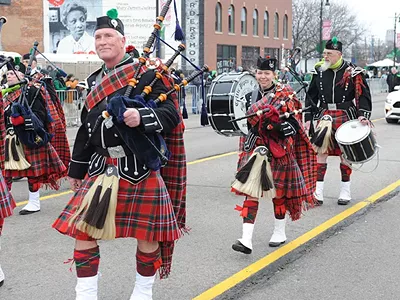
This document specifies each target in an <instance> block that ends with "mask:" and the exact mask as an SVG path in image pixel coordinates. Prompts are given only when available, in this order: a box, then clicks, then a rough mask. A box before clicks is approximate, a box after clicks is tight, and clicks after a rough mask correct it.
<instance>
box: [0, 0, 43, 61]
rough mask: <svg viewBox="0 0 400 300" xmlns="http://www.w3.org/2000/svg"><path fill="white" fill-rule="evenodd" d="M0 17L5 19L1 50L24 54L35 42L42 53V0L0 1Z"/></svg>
mask: <svg viewBox="0 0 400 300" xmlns="http://www.w3.org/2000/svg"><path fill="white" fill-rule="evenodd" d="M0 16H5V17H6V18H7V23H6V24H4V25H3V27H2V31H1V37H2V39H1V41H0V42H1V43H2V45H3V50H5V51H13V52H18V53H21V54H25V53H27V52H29V49H31V48H32V46H33V43H34V42H35V41H37V42H38V43H39V46H38V49H39V50H40V51H44V47H43V0H29V1H26V0H25V1H14V0H0Z"/></svg>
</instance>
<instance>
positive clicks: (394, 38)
mask: <svg viewBox="0 0 400 300" xmlns="http://www.w3.org/2000/svg"><path fill="white" fill-rule="evenodd" d="M397 18H399V20H397ZM397 22H400V14H398V13H394V32H393V66H394V67H395V66H396V54H397V48H396V40H397V37H396V27H397Z"/></svg>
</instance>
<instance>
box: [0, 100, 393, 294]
mask: <svg viewBox="0 0 400 300" xmlns="http://www.w3.org/2000/svg"><path fill="white" fill-rule="evenodd" d="M384 98H385V95H379V96H375V97H374V111H373V116H372V119H374V120H376V121H375V129H374V131H375V133H376V135H377V141H378V143H379V144H380V145H381V146H382V148H381V149H380V153H379V164H378V166H377V168H376V170H374V169H375V167H376V163H377V160H376V159H374V160H373V161H371V162H369V163H367V164H366V165H364V166H363V168H362V169H361V170H360V171H356V172H354V175H353V188H352V192H353V198H354V200H353V202H352V204H355V203H357V202H359V201H362V200H363V199H366V198H367V197H369V196H370V195H372V194H374V193H376V192H377V191H380V190H381V189H383V188H384V187H386V186H388V185H389V184H391V183H393V182H395V181H397V180H398V179H399V178H400V169H399V159H398V150H397V148H396V146H397V145H398V144H397V143H398V142H399V139H400V138H399V136H400V135H399V133H400V125H396V124H387V123H386V122H385V120H384V119H382V118H383V106H384ZM185 124H186V127H187V131H186V133H185V143H186V149H187V157H188V161H189V162H190V163H189V165H188V211H187V213H188V222H187V223H188V226H189V227H191V228H192V230H191V231H190V233H189V234H188V235H186V236H184V237H183V238H182V239H181V240H180V241H179V242H178V244H177V247H176V253H175V255H174V260H173V269H172V273H171V276H170V278H168V279H167V280H161V281H160V280H157V281H156V284H155V287H154V299H193V298H194V297H196V296H199V295H201V294H202V293H203V292H204V291H206V290H207V289H209V288H211V287H213V286H215V285H216V284H218V283H219V282H221V281H223V280H225V279H226V278H228V277H230V276H231V275H232V274H234V273H236V272H238V271H240V270H242V269H243V268H245V267H246V266H248V265H250V264H251V263H253V262H256V261H257V260H259V259H260V258H262V257H264V256H266V255H267V254H269V253H272V252H273V251H274V250H275V249H271V248H269V247H268V241H269V238H270V236H271V234H272V230H273V227H272V226H273V213H272V204H271V203H261V205H260V211H259V214H258V219H257V223H256V228H255V233H254V239H253V247H254V250H253V253H252V254H251V255H241V254H239V253H236V252H234V251H232V250H231V244H232V243H233V242H234V241H235V240H236V239H237V238H239V237H240V235H241V218H240V217H239V215H238V213H237V211H234V207H235V205H236V204H239V205H241V203H242V200H243V199H242V198H241V197H237V196H235V195H233V194H232V193H230V188H229V187H230V183H231V181H232V179H233V175H234V172H235V167H236V160H237V155H236V153H235V151H236V150H237V145H238V138H236V137H232V138H227V137H223V136H220V135H217V134H216V133H215V132H214V131H213V130H212V129H211V128H210V127H209V126H207V127H202V126H200V121H199V116H198V115H197V116H196V115H190V116H189V120H186V121H185ZM74 130H75V131H76V129H74V128H71V129H69V132H68V134H69V136H70V137H71V142H73V135H74ZM205 158H207V159H205ZM372 170H374V171H373V172H371V171H372ZM339 182H340V172H339V159H338V158H332V159H330V164H329V167H328V172H327V176H326V190H325V197H326V201H325V203H324V205H323V206H322V207H318V208H315V209H312V210H309V211H307V212H305V213H304V216H303V218H302V219H301V220H299V221H297V222H289V224H288V226H287V236H288V240H289V241H290V240H294V239H295V238H297V237H299V236H301V235H303V234H304V233H306V232H308V231H310V230H311V229H313V228H314V227H316V226H318V225H319V224H321V223H323V222H325V221H326V220H328V219H330V218H332V217H334V216H335V215H337V214H338V213H340V212H342V211H344V210H345V209H347V207H342V206H338V205H337V204H336V199H337V196H338V194H339V190H338V187H339ZM12 192H13V195H14V197H15V199H16V200H17V201H18V202H19V205H20V206H22V205H21V204H22V203H23V201H25V200H26V199H27V182H26V181H25V180H21V181H20V182H16V183H14V186H13V190H12ZM41 195H42V197H43V199H42V200H43V202H42V210H41V212H40V213H37V214H33V215H29V216H19V215H18V211H19V210H20V209H21V207H18V208H17V209H16V210H15V215H14V216H12V217H10V218H8V219H7V220H6V224H5V228H4V234H3V236H2V251H1V253H0V262H1V264H2V267H3V270H4V272H5V273H6V282H5V284H4V286H3V287H2V288H0V299H1V300H30V299H32V300H33V299H35V300H36V299H40V300H42V299H43V300H47V299H61V300H70V299H74V287H75V280H76V279H75V270H74V267H72V272H70V271H69V268H70V265H69V264H64V261H67V260H68V259H69V258H71V257H72V251H73V247H74V241H73V240H72V239H71V238H68V237H64V236H62V235H60V234H59V233H58V232H56V231H55V230H53V229H51V224H52V222H53V221H54V219H55V218H56V217H57V216H58V214H59V213H60V211H61V210H62V208H63V207H64V206H65V204H66V203H67V201H68V199H69V197H70V196H71V192H69V191H68V187H67V185H66V184H64V185H63V187H62V189H61V190H60V191H57V192H54V191H42V192H41ZM387 203H393V205H396V201H394V200H392V201H389V202H387ZM381 205H384V204H383V203H382V204H381V203H379V204H376V207H380V206H381ZM397 209H398V208H397ZM374 210H376V208H374V209H371V211H370V212H368V213H367V214H366V215H365V217H366V218H369V222H368V225H369V226H372V227H374V228H375V235H374V236H376V237H377V238H379V232H378V226H379V227H380V228H395V224H397V223H395V221H396V220H394V218H395V216H396V213H395V211H394V209H392V210H391V211H390V214H388V217H386V218H381V217H380V216H378V215H374V214H372V212H374ZM389 210H390V209H389ZM374 216H375V217H374ZM390 216H392V218H391V217H390ZM378 219H379V222H375V221H376V220H378ZM375 223H376V226H375ZM356 230H358V231H359V235H358V236H359V240H362V238H363V237H364V238H365V236H363V235H362V234H361V232H362V231H363V232H367V231H368V228H367V227H366V226H365V224H363V223H360V222H357V221H355V222H354V224H352V225H350V226H349V227H343V229H342V231H341V232H342V234H335V232H332V234H331V235H326V236H325V237H324V240H323V242H322V246H321V245H320V244H319V242H314V243H311V244H310V246H309V249H308V251H306V252H305V253H303V254H302V255H301V256H300V258H299V259H298V260H296V261H294V262H292V263H289V264H285V263H283V264H282V266H281V268H280V269H279V270H280V272H279V273H278V274H276V275H275V276H273V277H270V276H268V277H265V278H268V280H264V279H263V278H261V279H259V280H258V279H257V280H256V281H254V282H252V281H250V283H251V284H252V285H254V289H252V288H248V287H246V286H244V287H243V288H241V287H240V286H239V287H238V288H236V289H233V290H232V291H231V292H228V293H226V294H224V295H223V296H222V297H221V298H232V299H239V298H240V297H243V299H250V298H251V299H253V297H254V299H288V298H292V297H293V298H296V299H309V298H310V297H311V296H308V295H309V294H306V292H308V293H315V299H317V295H320V294H318V291H319V290H321V291H323V290H324V289H323V286H322V284H323V283H326V282H328V281H329V279H330V278H333V277H335V278H337V289H339V290H340V289H342V286H343V291H341V292H342V293H343V295H345V292H346V290H347V289H349V288H350V286H351V285H350V284H342V281H340V280H339V277H338V276H333V275H332V276H331V274H335V273H332V272H333V271H332V272H331V273H329V272H330V271H327V270H325V269H324V268H319V267H318V266H319V265H321V264H322V263H324V264H323V265H325V266H327V265H328V264H329V261H330V260H332V266H330V267H332V268H334V267H333V265H334V262H335V261H336V262H337V263H338V262H339V260H340V257H336V259H335V257H334V254H335V253H336V252H338V253H345V252H346V249H347V253H353V252H351V251H350V252H349V250H348V247H349V241H348V240H346V239H345V238H346V236H347V235H345V234H343V233H347V234H349V239H351V238H352V237H353V235H352V234H351V232H352V231H356ZM371 230H372V229H371ZM381 236H382V237H383V238H382V239H381V242H380V243H369V244H366V246H365V247H364V248H365V249H369V248H368V247H371V249H374V248H373V247H374V245H376V246H377V247H380V249H376V253H377V254H380V255H381V254H382V252H385V251H384V248H383V245H386V246H387V247H389V248H390V251H395V249H396V243H391V242H390V241H391V239H390V237H385V235H384V233H381ZM371 239H372V238H371ZM356 240H357V239H356ZM382 240H384V241H385V242H386V244H385V243H384V242H383V241H382ZM393 240H394V238H393ZM329 242H330V243H334V244H335V246H336V247H337V248H336V249H337V251H336V252H335V251H333V249H334V248H333V246H332V245H330V246H329V244H328V243H329ZM367 245H368V246H367ZM361 246H362V245H360V247H361ZM322 247H327V248H328V249H327V251H322V250H321V251H320V252H319V255H318V252H314V251H319V250H320V249H322ZM100 248H101V263H100V272H101V279H100V291H99V299H112V300H119V299H121V300H125V299H129V296H130V294H131V291H132V288H133V285H134V276H135V251H136V244H135V241H134V240H132V239H124V240H116V241H111V242H100ZM342 250H343V251H342ZM341 251H342V252H341ZM371 253H374V251H370V254H371ZM324 254H326V256H324ZM353 254H354V256H350V255H349V257H348V259H349V262H358V263H359V264H360V265H365V266H369V265H371V260H376V261H375V262H374V263H377V262H378V261H379V259H380V258H381V256H378V255H377V256H376V257H374V256H373V255H372V254H371V255H370V256H366V255H356V253H353ZM307 259H311V260H312V259H320V260H321V262H320V263H318V261H314V260H312V261H305V262H303V260H307ZM388 259H389V256H388ZM385 262H386V264H390V262H389V261H388V260H385ZM306 263H307V265H306ZM395 263H396V260H395V259H394V256H393V257H392V264H393V266H391V267H393V268H394V267H395ZM297 264H298V265H297ZM308 264H309V265H310V268H312V267H313V266H315V272H314V273H311V275H313V274H315V277H314V278H313V277H307V276H306V275H307V274H308ZM371 266H372V265H371ZM393 268H390V270H392V269H393ZM291 269H294V270H295V271H297V272H298V273H297V274H298V276H300V277H301V278H302V279H304V280H305V278H307V281H300V282H299V284H298V286H297V289H296V290H295V289H294V287H295V285H294V284H293V281H294V280H295V279H292V280H293V281H292V283H291V284H292V285H293V289H292V290H291V291H292V293H289V292H288V293H287V294H283V293H280V294H279V293H278V292H279V291H280V289H279V288H278V287H282V288H284V289H285V290H286V291H288V287H289V286H287V285H284V284H285V283H286V282H289V281H287V280H286V277H285V276H284V277H279V276H280V275H281V274H283V272H285V271H286V270H288V271H289V270H291ZM334 269H335V271H336V272H338V270H341V265H339V264H336V268H334ZM353 269H354V268H353ZM329 270H332V269H329ZM390 270H389V272H390ZM353 271H354V274H352V275H351V273H352V271H351V268H349V269H348V272H347V274H346V275H347V277H351V278H355V277H356V276H358V274H357V273H356V272H357V269H354V270H353ZM301 272H304V273H301ZM291 274H292V273H291V272H288V275H291ZM295 274H296V273H295V272H293V276H294V275H295ZM303 274H304V275H305V276H304V277H303V276H302V275H303ZM380 274H382V273H380ZM396 274H397V273H393V274H389V275H388V276H394V278H396ZM288 275H286V276H288ZM363 276H365V277H366V278H370V277H368V276H375V275H374V272H372V271H371V272H364V274H363ZM381 276H382V275H381ZM317 277H318V278H317ZM343 277H344V276H343ZM291 278H292V277H291ZM293 278H295V277H293ZM316 279H318V280H320V284H319V285H318V287H317V288H316ZM340 279H342V278H340ZM343 279H344V278H343ZM370 280H372V279H370ZM271 282H274V284H271ZM300 284H301V285H300ZM387 284H389V283H387ZM393 284H394V281H393ZM272 285H276V289H275V290H272V288H273V287H272ZM332 285H334V281H332V282H331V283H330V285H329V286H332ZM351 287H352V288H354V285H353V286H351ZM395 287H396V286H395V284H394V285H393V288H395ZM370 288H371V289H372V287H370ZM299 290H300V293H301V292H303V293H304V294H299ZM271 291H274V292H271ZM232 293H234V294H232ZM359 293H360V295H362V290H361V285H360V292H359ZM325 294H326V293H325ZM232 295H233V296H232ZM274 295H286V297H284V296H282V298H274ZM287 295H290V297H289V296H287ZM297 295H299V296H298V297H297ZM335 295H336V294H335ZM371 295H373V294H371ZM303 296H304V297H307V298H302V297H303ZM200 297H201V296H200ZM200 297H199V299H206V298H200ZM321 298H322V299H328V298H324V297H321V296H319V298H318V299H321ZM310 299H314V298H310ZM329 299H339V298H329ZM341 299H353V298H347V297H344V296H343V297H341ZM354 299H358V298H354ZM363 299H381V298H373V297H372V298H368V296H367V297H364V298H363ZM385 299H395V298H385Z"/></svg>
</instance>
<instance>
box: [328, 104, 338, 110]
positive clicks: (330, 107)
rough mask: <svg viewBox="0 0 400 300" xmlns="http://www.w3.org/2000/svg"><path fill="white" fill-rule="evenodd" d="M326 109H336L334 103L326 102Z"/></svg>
mask: <svg viewBox="0 0 400 300" xmlns="http://www.w3.org/2000/svg"><path fill="white" fill-rule="evenodd" d="M328 110H337V105H336V103H328Z"/></svg>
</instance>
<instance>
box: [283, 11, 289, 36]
mask: <svg viewBox="0 0 400 300" xmlns="http://www.w3.org/2000/svg"><path fill="white" fill-rule="evenodd" d="M283 38H284V39H287V38H288V16H287V15H285V17H284V18H283Z"/></svg>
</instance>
